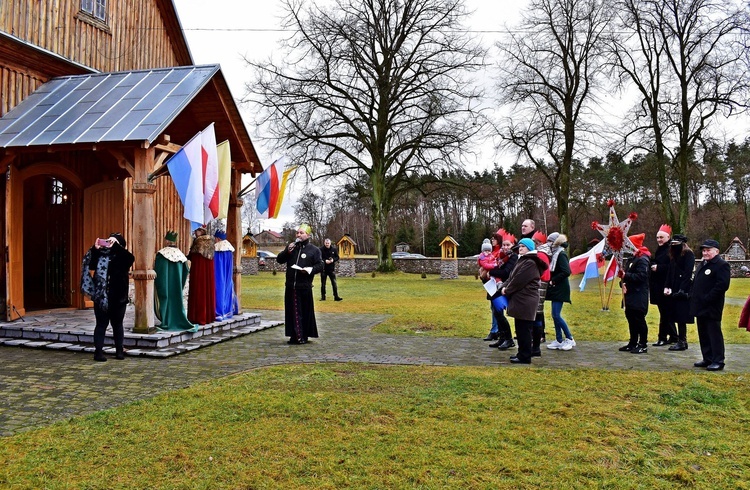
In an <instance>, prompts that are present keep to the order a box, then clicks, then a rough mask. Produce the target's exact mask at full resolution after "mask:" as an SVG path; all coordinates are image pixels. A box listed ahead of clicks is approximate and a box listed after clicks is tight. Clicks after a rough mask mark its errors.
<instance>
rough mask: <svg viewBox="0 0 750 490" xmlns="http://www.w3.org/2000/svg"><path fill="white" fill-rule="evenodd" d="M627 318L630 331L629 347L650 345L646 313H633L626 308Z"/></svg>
mask: <svg viewBox="0 0 750 490" xmlns="http://www.w3.org/2000/svg"><path fill="white" fill-rule="evenodd" d="M625 318H627V320H628V329H629V330H630V340H629V341H628V345H631V346H635V345H639V344H640V345H642V346H644V347H645V346H646V344H647V343H648V324H647V323H646V312H645V311H633V310H630V309H628V308H625Z"/></svg>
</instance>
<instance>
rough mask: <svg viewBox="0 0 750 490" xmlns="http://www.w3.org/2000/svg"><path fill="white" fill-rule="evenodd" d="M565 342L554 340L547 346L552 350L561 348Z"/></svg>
mask: <svg viewBox="0 0 750 490" xmlns="http://www.w3.org/2000/svg"><path fill="white" fill-rule="evenodd" d="M563 345H564V343H560V342H558V341H557V340H553V341H552V342H550V343H549V344H547V348H548V349H551V350H560V349H562V348H563Z"/></svg>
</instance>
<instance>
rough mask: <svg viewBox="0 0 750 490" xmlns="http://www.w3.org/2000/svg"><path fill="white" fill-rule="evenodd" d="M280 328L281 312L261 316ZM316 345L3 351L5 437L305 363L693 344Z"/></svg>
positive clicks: (744, 358)
mask: <svg viewBox="0 0 750 490" xmlns="http://www.w3.org/2000/svg"><path fill="white" fill-rule="evenodd" d="M261 313H262V315H263V316H262V317H263V319H264V321H279V320H281V319H282V318H283V312H281V311H264V312H261ZM317 318H318V325H319V330H320V335H321V338H320V339H314V340H313V341H312V342H311V343H309V344H307V345H287V344H286V340H287V339H286V338H285V337H284V329H283V327H277V328H270V329H265V330H261V331H257V332H255V333H251V334H249V335H245V336H243V337H238V338H235V339H233V340H231V341H227V342H222V343H219V344H216V345H213V346H211V347H205V348H202V349H198V350H194V351H191V352H187V353H185V354H181V355H179V356H174V357H170V358H167V359H154V358H145V357H138V358H135V357H128V358H127V359H125V360H124V361H117V360H114V359H111V360H109V361H108V362H104V363H100V362H93V361H92V359H91V355H90V354H84V353H76V352H68V351H54V350H43V349H29V348H23V347H9V346H0V359H1V361H0V366H1V367H0V370H2V371H1V375H0V394H1V396H0V435H3V436H7V435H11V434H14V433H16V432H19V431H22V430H25V429H28V428H32V427H37V426H42V425H46V424H49V423H51V422H54V421H57V420H62V419H66V418H69V417H71V416H74V415H81V414H86V413H91V412H95V411H98V410H102V409H106V408H112V407H116V406H119V405H122V404H124V403H128V402H132V401H136V400H140V399H146V398H150V397H153V396H154V395H157V394H159V393H162V392H166V391H171V390H175V389H180V388H184V387H187V386H190V385H193V384H196V383H200V382H202V381H206V380H210V379H214V378H219V377H222V376H226V375H229V374H232V373H238V372H242V371H247V370H249V369H254V368H257V367H262V366H270V365H277V364H291V363H309V362H364V363H377V364H412V365H419V364H424V365H435V366H502V367H504V368H509V369H535V368H538V367H548V368H560V369H574V368H589V367H590V368H603V369H623V370H657V371H670V370H685V369H688V370H692V369H694V368H693V367H692V363H693V362H694V361H695V360H697V359H699V353H698V352H699V351H698V348H697V345H691V346H690V349H689V350H687V351H684V352H668V351H667V350H665V348H663V347H662V348H658V347H651V348H650V349H649V353H648V354H645V355H633V354H629V353H623V352H618V351H617V347H619V345H620V344H615V343H611V342H584V341H579V342H578V346H577V347H576V348H574V349H573V350H571V351H568V352H563V351H549V350H547V349H543V352H542V357H541V358H534V361H533V364H532V365H531V366H512V365H511V364H510V363H509V362H508V358H509V356H510V355H511V354H512V353H513V351H512V350H511V351H506V352H499V351H498V350H497V349H490V348H488V347H487V342H483V341H482V340H481V339H466V338H432V337H420V336H389V335H381V334H376V333H373V332H372V331H371V328H372V327H373V326H374V325H376V324H378V323H379V322H381V321H383V320H384V319H385V318H386V317H385V316H381V315H355V314H323V313H318V314H317ZM737 373H750V345H728V346H727V368H726V370H725V371H724V372H723V373H706V375H707V376H716V375H719V376H721V375H731V374H737Z"/></svg>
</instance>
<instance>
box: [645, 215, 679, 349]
mask: <svg viewBox="0 0 750 490" xmlns="http://www.w3.org/2000/svg"><path fill="white" fill-rule="evenodd" d="M671 235H672V227H671V226H669V225H666V224H665V225H661V227H659V231H658V232H657V233H656V243H657V244H658V247H656V250H655V251H654V254H653V255H652V256H651V274H650V276H649V293H650V301H651V304H652V305H656V307H657V308H659V335H658V337H657V339H656V343H654V344H652V345H653V346H654V347H660V346H662V345H667V344H674V343H675V342H677V329H676V328H675V325H674V320H672V319H671V318H670V314H669V307H670V303H671V302H670V301H669V298H667V297H666V296H664V288H665V284H666V282H667V275H668V274H669V264H670V256H669V248H670V241H671Z"/></svg>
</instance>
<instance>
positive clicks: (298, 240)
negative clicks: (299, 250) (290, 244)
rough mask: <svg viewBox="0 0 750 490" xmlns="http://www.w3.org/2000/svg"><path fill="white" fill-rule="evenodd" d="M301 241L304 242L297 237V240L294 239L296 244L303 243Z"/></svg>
mask: <svg viewBox="0 0 750 490" xmlns="http://www.w3.org/2000/svg"><path fill="white" fill-rule="evenodd" d="M301 241H302V240H301V239H300V237H297V238H295V239H294V243H299V242H301Z"/></svg>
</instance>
